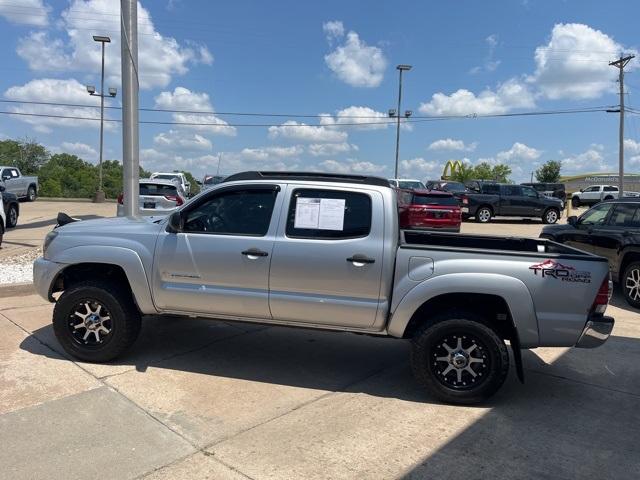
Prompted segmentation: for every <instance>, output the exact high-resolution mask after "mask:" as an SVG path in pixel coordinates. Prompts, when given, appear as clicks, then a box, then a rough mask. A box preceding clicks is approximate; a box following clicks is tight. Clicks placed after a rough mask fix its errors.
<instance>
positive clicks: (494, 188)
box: [482, 184, 500, 195]
mask: <svg viewBox="0 0 640 480" xmlns="http://www.w3.org/2000/svg"><path fill="white" fill-rule="evenodd" d="M482 193H485V194H487V195H500V185H492V184H489V185H483V186H482Z"/></svg>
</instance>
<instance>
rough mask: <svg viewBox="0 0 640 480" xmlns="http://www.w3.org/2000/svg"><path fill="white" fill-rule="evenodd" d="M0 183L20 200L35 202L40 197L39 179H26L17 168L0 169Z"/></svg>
mask: <svg viewBox="0 0 640 480" xmlns="http://www.w3.org/2000/svg"><path fill="white" fill-rule="evenodd" d="M0 183H1V184H2V185H4V186H5V188H6V191H7V192H9V193H13V194H15V195H16V196H17V197H18V198H20V199H26V200H28V201H29V202H33V201H34V200H35V199H36V197H37V196H38V177H25V176H24V175H22V173H20V170H19V169H18V168H16V167H0Z"/></svg>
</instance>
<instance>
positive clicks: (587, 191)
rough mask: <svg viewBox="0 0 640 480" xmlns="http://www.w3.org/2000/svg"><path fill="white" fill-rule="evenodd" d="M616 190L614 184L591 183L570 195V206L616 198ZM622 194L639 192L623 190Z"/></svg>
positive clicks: (628, 195) (639, 194) (591, 203)
mask: <svg viewBox="0 0 640 480" xmlns="http://www.w3.org/2000/svg"><path fill="white" fill-rule="evenodd" d="M618 192H619V190H618V187H617V186H616V185H591V186H589V187H586V188H583V189H581V190H580V191H579V192H575V193H574V194H573V195H571V206H572V207H573V208H578V207H580V206H582V205H595V204H596V203H600V202H602V201H603V200H613V199H614V198H618ZM624 196H625V197H640V193H638V192H628V191H626V190H625V192H624Z"/></svg>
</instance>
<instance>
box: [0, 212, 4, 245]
mask: <svg viewBox="0 0 640 480" xmlns="http://www.w3.org/2000/svg"><path fill="white" fill-rule="evenodd" d="M3 237H4V225H3V224H2V219H0V247H1V246H2V238H3Z"/></svg>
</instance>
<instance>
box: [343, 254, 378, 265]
mask: <svg viewBox="0 0 640 480" xmlns="http://www.w3.org/2000/svg"><path fill="white" fill-rule="evenodd" d="M347 262H351V263H376V259H375V258H369V257H367V256H366V255H362V254H359V253H357V254H355V255H353V256H352V257H349V258H347Z"/></svg>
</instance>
